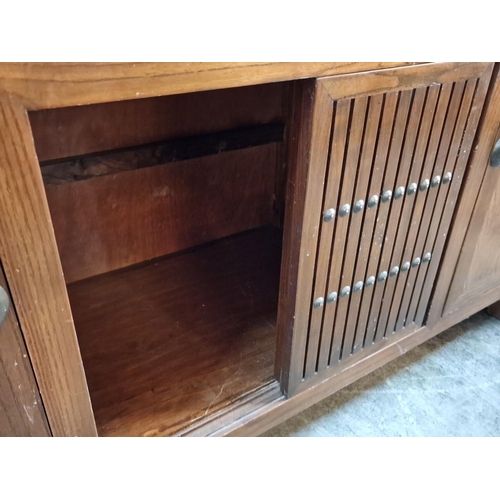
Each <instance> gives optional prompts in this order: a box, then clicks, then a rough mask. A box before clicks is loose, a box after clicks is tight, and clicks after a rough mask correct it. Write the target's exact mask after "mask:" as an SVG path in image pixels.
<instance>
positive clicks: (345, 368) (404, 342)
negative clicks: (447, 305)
mask: <svg viewBox="0 0 500 500" xmlns="http://www.w3.org/2000/svg"><path fill="white" fill-rule="evenodd" d="M470 314H471V310H470V309H467V310H463V311H456V312H455V313H453V314H452V315H450V316H448V317H447V318H445V319H443V320H441V321H440V322H439V323H438V324H436V325H435V326H434V327H433V328H432V329H431V328H428V327H420V328H415V329H413V330H412V331H408V333H407V334H404V335H401V336H394V337H392V338H391V339H384V340H383V342H382V343H380V344H378V345H374V346H372V349H373V351H374V352H372V353H371V355H369V356H363V357H362V359H359V360H358V362H356V363H352V364H348V365H338V366H337V367H336V372H335V373H334V375H333V376H332V377H330V378H328V379H326V380H325V379H324V378H318V379H311V380H315V381H316V384H315V385H311V386H309V387H307V388H305V389H304V391H303V392H300V393H298V394H297V395H296V396H294V397H291V398H288V399H287V398H283V397H282V398H276V399H275V400H274V401H273V402H270V403H268V404H267V405H265V406H262V407H261V408H259V409H258V410H255V411H254V412H252V413H251V414H249V415H246V416H245V417H242V418H240V419H239V420H237V421H234V422H232V423H231V424H229V425H226V426H224V427H222V428H219V429H218V430H217V431H214V432H212V434H211V435H212V436H233V437H238V436H258V435H260V434H262V433H264V432H266V431H267V430H269V429H271V428H273V427H275V426H276V425H278V424H280V423H281V422H283V421H285V420H286V419H288V418H290V417H292V416H293V415H296V414H297V413H299V412H301V411H303V410H305V409H306V408H309V407H310V406H312V405H313V404H315V403H317V402H319V401H321V400H322V399H324V398H326V397H328V396H330V395H332V394H334V393H335V392H337V391H339V390H340V389H343V388H344V387H346V386H348V385H350V384H352V383H353V382H355V381H356V380H359V379H360V378H362V377H364V376H366V375H368V374H369V373H371V372H373V371H374V370H376V369H377V368H380V367H381V366H383V365H385V364H387V363H390V362H391V361H392V360H394V359H396V358H397V357H399V356H401V355H402V354H404V353H405V352H407V351H409V350H411V349H413V348H415V347H417V346H418V345H420V344H422V343H424V342H426V341H427V340H429V339H430V338H432V337H434V336H435V335H438V334H439V333H441V332H443V331H445V330H446V329H448V328H450V327H451V326H453V325H455V324H457V323H459V322H460V321H462V320H464V319H465V318H467V317H468V316H469V315H470Z"/></svg>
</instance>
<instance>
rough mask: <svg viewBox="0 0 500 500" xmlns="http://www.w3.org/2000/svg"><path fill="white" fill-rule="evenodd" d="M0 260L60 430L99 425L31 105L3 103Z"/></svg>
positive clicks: (89, 432) (53, 424) (84, 432)
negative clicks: (30, 117)
mask: <svg viewBox="0 0 500 500" xmlns="http://www.w3.org/2000/svg"><path fill="white" fill-rule="evenodd" d="M0 130H1V131H2V133H1V135H0V183H1V185H2V189H0V232H1V234H2V239H1V240H0V252H1V258H2V261H3V264H4V269H5V274H6V276H7V279H8V281H9V285H10V288H11V292H12V295H13V299H14V302H15V304H16V310H17V313H18V317H19V323H20V325H21V329H22V331H23V334H24V336H25V340H26V344H27V347H28V351H29V354H30V357H31V359H32V362H33V368H34V372H35V376H36V379H37V382H38V385H39V388H40V393H41V396H42V399H43V403H44V406H45V409H46V413H47V417H48V420H49V425H50V428H51V431H52V434H53V435H55V436H95V435H96V428H95V422H94V418H93V413H92V408H91V405H90V398H89V393H88V389H87V384H86V380H85V374H84V371H83V366H82V360H81V357H80V351H79V347H78V342H77V339H76V333H75V328H74V326H73V319H72V315H71V310H70V305H69V300H68V295H67V292H66V286H65V283H64V277H63V273H62V268H61V262H60V260H59V258H58V252H57V246H56V240H55V237H54V230H53V227H52V223H51V219H50V214H49V208H48V205H47V200H46V198H45V193H44V186H43V181H42V174H41V172H40V166H39V164H38V161H37V158H36V153H35V147H34V144H33V137H32V135H31V130H30V126H29V122H28V117H27V114H26V111H25V110H24V109H23V108H22V107H21V106H20V105H18V104H16V103H15V102H12V101H11V100H10V99H3V100H1V101H0Z"/></svg>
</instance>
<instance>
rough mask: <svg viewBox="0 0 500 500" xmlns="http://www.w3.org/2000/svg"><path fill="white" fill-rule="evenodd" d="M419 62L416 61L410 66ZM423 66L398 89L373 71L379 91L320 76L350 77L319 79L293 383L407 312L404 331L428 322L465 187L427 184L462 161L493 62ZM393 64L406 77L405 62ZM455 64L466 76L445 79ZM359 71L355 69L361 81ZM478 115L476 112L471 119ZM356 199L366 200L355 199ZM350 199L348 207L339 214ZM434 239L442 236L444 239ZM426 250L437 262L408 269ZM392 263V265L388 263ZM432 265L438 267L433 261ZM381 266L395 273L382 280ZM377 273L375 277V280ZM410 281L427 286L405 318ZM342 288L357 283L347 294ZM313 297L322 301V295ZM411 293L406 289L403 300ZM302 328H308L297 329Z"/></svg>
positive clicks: (359, 351) (343, 357) (302, 385)
mask: <svg viewBox="0 0 500 500" xmlns="http://www.w3.org/2000/svg"><path fill="white" fill-rule="evenodd" d="M417 70H418V68H416V67H415V68H411V72H413V73H414V72H415V71H417ZM421 71H422V75H419V76H417V77H415V79H414V80H415V87H416V88H414V89H411V88H408V82H409V81H410V79H409V76H408V75H409V73H408V70H407V69H403V70H402V75H401V77H400V79H399V80H398V81H399V83H400V87H398V86H395V87H393V86H391V87H390V89H391V92H389V93H381V92H380V90H381V89H385V88H386V87H385V86H383V85H382V84H381V83H383V82H384V81H385V80H384V78H382V76H383V75H378V76H377V78H373V79H371V80H370V81H371V82H372V84H373V92H374V93H373V95H370V94H369V93H367V92H361V93H360V94H359V96H357V97H355V98H352V99H345V98H344V97H341V98H340V99H338V100H334V101H333V104H332V103H331V102H330V101H329V100H328V99H326V97H325V96H324V93H323V90H321V93H319V92H318V88H320V87H319V86H320V85H323V86H324V88H325V89H327V90H329V92H331V93H332V95H333V96H336V95H340V96H344V94H343V93H342V92H340V94H339V87H338V86H337V85H336V84H337V83H338V82H339V81H340V80H342V79H339V78H337V77H335V78H332V79H331V81H330V79H320V80H319V81H318V83H317V94H316V98H317V100H316V102H315V111H316V110H317V109H318V108H319V106H320V104H319V102H318V101H319V100H321V101H322V102H323V104H322V106H323V114H321V111H317V114H316V115H314V117H319V121H318V123H315V122H314V117H313V130H314V127H315V126H316V130H321V131H322V134H321V135H319V134H318V136H317V137H316V141H315V140H314V139H311V151H312V153H311V154H314V149H317V151H318V152H317V154H316V156H315V158H316V160H317V161H318V162H321V163H322V164H323V169H320V167H319V166H318V164H316V168H317V169H318V170H317V173H316V175H315V177H314V178H311V179H310V181H309V183H308V185H307V189H308V193H307V195H306V200H309V198H308V196H309V195H310V196H311V198H312V199H314V200H315V201H314V207H313V206H312V205H311V206H310V207H308V203H309V202H306V210H307V209H309V210H311V212H310V213H309V215H308V219H307V221H306V218H304V226H303V235H304V234H306V235H307V239H306V240H305V241H306V242H307V243H304V244H303V248H301V252H303V253H302V255H301V259H304V262H307V265H304V266H303V267H302V271H303V272H304V275H303V277H302V281H301V283H302V284H303V286H302V293H303V296H302V298H301V305H300V306H299V305H297V307H296V308H295V312H296V318H295V326H296V330H295V332H294V335H295V336H296V338H297V339H302V340H301V341H303V340H304V339H305V340H306V343H305V345H301V346H300V349H301V350H302V357H301V356H300V354H299V353H298V354H297V355H296V357H295V358H292V366H293V367H294V368H293V369H294V370H296V371H297V372H298V374H295V377H296V380H297V379H299V377H300V379H301V380H300V382H299V384H298V388H297V389H296V391H300V390H305V389H306V388H307V387H311V386H312V385H314V384H316V383H318V381H319V380H326V379H328V373H333V372H334V371H335V369H336V368H335V367H336V365H337V364H339V363H342V364H350V363H351V362H354V360H355V359H360V358H362V357H363V355H366V356H369V355H370V354H369V353H370V352H371V351H372V350H373V349H375V347H373V348H372V344H373V343H375V344H377V343H380V342H382V341H383V340H384V339H385V338H387V337H388V336H390V335H391V334H392V333H394V332H395V331H396V326H397V323H398V318H400V317H402V318H403V322H402V324H400V325H399V327H398V331H401V330H403V329H405V331H404V334H405V335H407V334H408V333H409V331H413V330H414V329H415V328H419V327H420V326H422V324H423V321H424V315H423V314H421V312H422V310H425V309H426V305H427V303H428V300H429V298H430V296H431V292H432V288H433V286H434V282H435V278H436V269H437V267H436V266H438V265H439V262H440V255H441V250H442V246H441V245H442V244H443V242H444V239H445V237H446V234H447V232H448V228H449V225H450V222H451V214H452V213H453V207H454V206H455V203H456V200H457V195H458V188H455V187H453V182H452V184H451V186H452V188H450V189H451V191H450V192H451V195H450V196H449V197H448V191H449V188H448V186H447V185H446V184H443V185H442V187H441V188H428V189H423V190H420V189H419V187H420V185H421V183H422V181H424V180H425V179H427V176H428V175H430V174H432V176H434V175H440V176H441V177H443V175H444V173H445V171H448V170H447V169H448V168H450V169H451V171H452V172H453V171H454V167H453V165H454V164H455V159H456V158H459V157H460V160H459V162H460V164H461V165H464V164H465V163H464V162H465V161H466V156H467V154H468V151H469V150H470V137H472V136H473V134H474V133H475V130H476V126H477V119H476V118H477V117H478V116H479V114H480V112H481V107H482V102H483V101H484V92H482V93H478V94H477V95H475V94H474V92H475V91H474V89H475V88H476V82H477V77H481V82H482V85H483V87H484V86H485V85H487V83H488V71H491V65H479V66H478V65H476V64H469V65H464V64H461V63H460V64H457V65H456V66H452V65H448V64H444V65H442V66H439V65H437V66H435V67H434V69H433V71H430V70H429V68H428V67H427V66H426V67H422V69H421ZM481 71H483V73H484V75H482V74H481V73H480V72H481ZM411 72H410V73H411ZM380 73H384V72H380ZM391 74H394V75H395V77H398V75H399V72H398V71H392V72H391ZM452 74H454V75H455V78H456V80H457V81H455V82H453V81H451V83H448V82H449V81H450V80H451V75H452ZM470 75H472V77H470V78H469V76H470ZM359 78H360V76H359V75H355V76H353V77H352V80H353V87H352V88H353V89H354V90H355V89H356V85H357V84H358V83H359V81H361V80H359ZM358 80H359V81H358ZM342 81H343V80H342ZM346 81H347V77H346ZM441 81H442V82H441ZM443 82H444V83H443ZM379 84H380V85H379ZM346 85H347V84H346ZM346 88H347V86H346ZM354 90H353V92H354ZM483 90H484V89H483ZM396 92H397V94H395V93H396ZM441 94H442V99H441V100H440V104H439V106H438V97H439V96H441ZM332 95H330V97H332ZM474 95H475V99H476V100H475V101H474V102H475V103H474V104H473V96H474ZM471 105H473V109H474V111H473V113H472V114H471V113H470V110H471ZM386 106H387V109H385V108H386ZM436 109H437V116H436V119H435V114H436ZM469 115H470V116H471V117H472V115H474V117H475V118H474V119H471V120H469ZM328 119H330V120H331V125H330V127H328V122H327V120H328ZM381 126H382V127H383V128H381ZM434 128H435V129H434ZM330 131H331V132H330ZM312 137H314V134H313V135H312ZM379 144H380V157H379V158H377V155H378V154H379V152H378V146H379ZM429 148H431V149H432V150H430V149H429ZM311 164H312V163H311ZM424 174H425V177H422V175H424ZM428 182H429V183H430V179H429V180H428ZM433 189H434V191H435V192H437V193H438V194H437V195H436V194H429V195H428V192H427V191H428V190H431V191H432V190H433ZM386 190H389V191H391V192H392V193H393V196H392V200H391V201H390V202H387V203H381V202H379V205H381V206H379V207H377V209H375V210H374V211H372V212H370V209H368V208H367V205H368V200H369V199H370V198H371V197H372V196H374V195H376V196H379V197H381V195H382V194H383V193H384V192H385V191H386ZM396 192H397V193H398V196H396ZM379 199H380V198H379ZM429 199H430V200H433V199H436V201H437V203H436V204H434V203H426V201H429ZM335 200H337V204H335ZM358 201H359V202H360V203H364V206H363V208H361V209H359V210H356V209H355V205H356V202H358ZM445 202H446V204H445ZM344 205H346V206H350V207H351V208H350V213H349V214H348V215H347V216H344V217H342V216H341V209H342V206H344ZM327 208H332V209H334V210H335V217H333V219H332V220H324V217H323V213H324V212H325V210H326V209H327ZM313 209H314V210H315V211H316V217H314V214H313V212H312V210H313ZM377 226H378V227H377ZM426 226H428V227H429V231H427V230H426V229H425V227H426ZM420 229H422V231H420ZM306 231H307V232H306ZM420 233H421V234H422V236H421V239H422V240H423V241H425V244H424V247H423V251H422V254H419V255H417V254H415V253H414V249H415V246H416V245H415V242H416V240H417V239H418V234H420ZM443 235H444V236H443ZM302 241H304V240H302ZM435 241H439V242H440V243H439V245H438V246H436V245H435ZM434 250H436V251H435V252H434ZM372 251H373V256H372V255H371V253H372ZM428 251H430V252H433V253H434V255H433V258H432V259H431V263H430V264H427V263H426V262H424V263H423V264H422V265H421V266H420V269H419V276H417V279H415V278H416V276H413V277H412V280H411V281H408V279H407V276H408V273H409V269H411V267H410V266H411V264H412V262H413V260H414V259H415V258H419V259H422V258H423V256H424V253H425V252H428ZM372 257H373V258H372ZM370 266H371V267H370ZM416 266H417V267H418V266H419V263H417V264H416ZM393 267H394V268H395V272H394V273H390V271H391V269H392V268H393ZM428 269H429V270H431V272H429V273H427V270H428ZM381 272H386V273H389V276H388V277H387V279H386V280H381V281H376V278H377V277H378V276H379V274H380V273H381ZM370 276H371V277H372V278H371V280H373V281H370V283H373V284H372V286H373V288H371V287H367V286H366V283H367V279H368V278H369V277H370ZM420 276H421V279H420V280H419V278H420ZM409 283H410V285H412V286H413V285H415V289H416V290H417V292H416V293H414V294H413V295H414V296H415V297H418V298H417V299H415V300H417V302H418V304H419V309H418V314H417V317H416V318H415V319H414V318H412V319H411V320H410V321H406V317H405V316H403V315H402V311H401V304H403V299H404V298H405V297H404V294H405V292H407V289H408V284H409ZM347 287H350V290H348V288H347ZM344 288H345V289H346V290H348V291H347V293H346V294H345V295H344V296H343V295H342V290H343V289H344ZM299 289H300V287H299ZM332 292H337V294H338V296H337V299H336V300H334V301H331V302H330V303H329V302H328V300H327V297H328V295H329V294H330V293H332ZM299 294H300V291H299ZM365 294H366V301H365V303H364V304H363V299H364V297H365ZM316 299H319V301H320V302H319V306H315V304H314V301H315V300H316ZM321 300H323V302H321ZM307 303H309V308H308V309H307V308H306V305H307ZM409 303H410V299H409V297H408V296H406V299H405V302H404V307H405V308H406V309H408V304H409ZM361 314H362V317H361ZM360 319H361V321H360ZM413 322H415V325H412V323H413ZM358 326H360V328H361V329H358ZM304 331H306V332H307V335H305V334H304V333H302V334H301V333H300V332H304ZM296 345H297V346H299V344H298V343H297V344H296ZM297 349H298V347H297ZM297 352H298V351H297ZM363 352H364V354H363ZM301 363H302V365H301ZM288 394H289V395H290V392H289V393H288ZM292 394H293V393H292Z"/></svg>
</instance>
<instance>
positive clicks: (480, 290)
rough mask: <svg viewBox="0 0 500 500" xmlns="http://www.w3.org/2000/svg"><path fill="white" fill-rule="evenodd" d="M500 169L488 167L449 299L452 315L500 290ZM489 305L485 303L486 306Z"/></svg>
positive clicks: (446, 311)
mask: <svg viewBox="0 0 500 500" xmlns="http://www.w3.org/2000/svg"><path fill="white" fill-rule="evenodd" d="M499 248H500V170H499V169H494V168H491V167H489V166H488V167H487V168H486V173H485V176H484V180H483V184H482V187H481V190H480V192H479V196H478V200H477V203H476V207H475V209H474V214H473V216H472V219H471V221H470V224H469V230H468V232H467V237H466V239H465V242H464V245H463V247H462V250H461V252H460V258H459V261H458V264H457V267H456V270H455V273H454V279H453V281H452V284H451V288H450V291H449V294H448V297H447V300H446V305H445V311H444V312H445V314H449V313H450V312H453V311H455V310H457V309H459V308H460V307H462V306H463V304H464V303H467V302H469V301H470V300H474V301H478V302H480V299H481V297H482V296H483V295H484V293H485V292H488V291H490V290H493V289H495V288H499V287H500V252H499V251H498V249H499ZM485 305H486V304H485Z"/></svg>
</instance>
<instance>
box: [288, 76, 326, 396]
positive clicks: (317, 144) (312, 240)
mask: <svg viewBox="0 0 500 500" xmlns="http://www.w3.org/2000/svg"><path fill="white" fill-rule="evenodd" d="M304 98H305V99H307V98H308V97H307V95H306V96H304ZM332 114H333V101H332V99H331V98H330V96H329V94H328V92H326V90H325V88H324V87H323V85H322V84H321V82H317V83H316V87H315V95H314V108H313V112H312V130H311V136H310V137H309V138H308V137H304V140H303V141H300V144H299V149H300V151H299V152H298V155H297V160H296V161H297V165H296V168H297V169H304V168H305V167H304V164H302V162H303V161H305V162H306V165H308V168H307V167H306V168H307V177H306V179H304V181H305V184H306V185H305V200H304V203H303V215H302V217H299V221H295V223H294V221H293V220H290V221H289V222H288V231H287V235H288V236H285V241H286V242H287V244H288V245H291V244H293V241H294V239H295V240H300V242H299V243H298V245H299V253H298V266H297V280H296V287H293V288H294V289H296V294H295V307H293V311H294V318H292V321H291V325H290V326H291V328H292V330H293V332H294V333H293V337H292V345H291V353H290V357H289V362H290V366H292V367H294V368H295V369H291V370H290V372H289V377H284V378H283V379H282V389H283V390H284V392H285V393H287V394H290V395H291V394H293V392H294V391H295V390H296V389H297V388H298V385H299V383H300V381H301V380H302V376H303V373H302V372H301V371H300V370H298V369H296V368H297V367H299V366H304V364H305V356H307V355H305V351H306V345H307V331H308V326H309V315H310V311H311V308H312V300H311V298H312V291H313V290H312V286H313V277H314V266H315V263H316V248H317V244H318V234H319V224H320V218H319V216H318V214H320V212H321V206H322V202H323V185H324V181H325V172H326V163H327V157H328V144H329V139H330V129H331V125H332ZM301 206H302V204H301ZM293 223H294V226H290V224H293ZM285 273H286V274H287V275H288V271H286V272H285ZM291 298H292V297H291ZM292 300H293V298H292ZM285 308H287V309H291V307H290V305H289V304H288V305H286V306H285ZM284 334H286V332H284Z"/></svg>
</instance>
